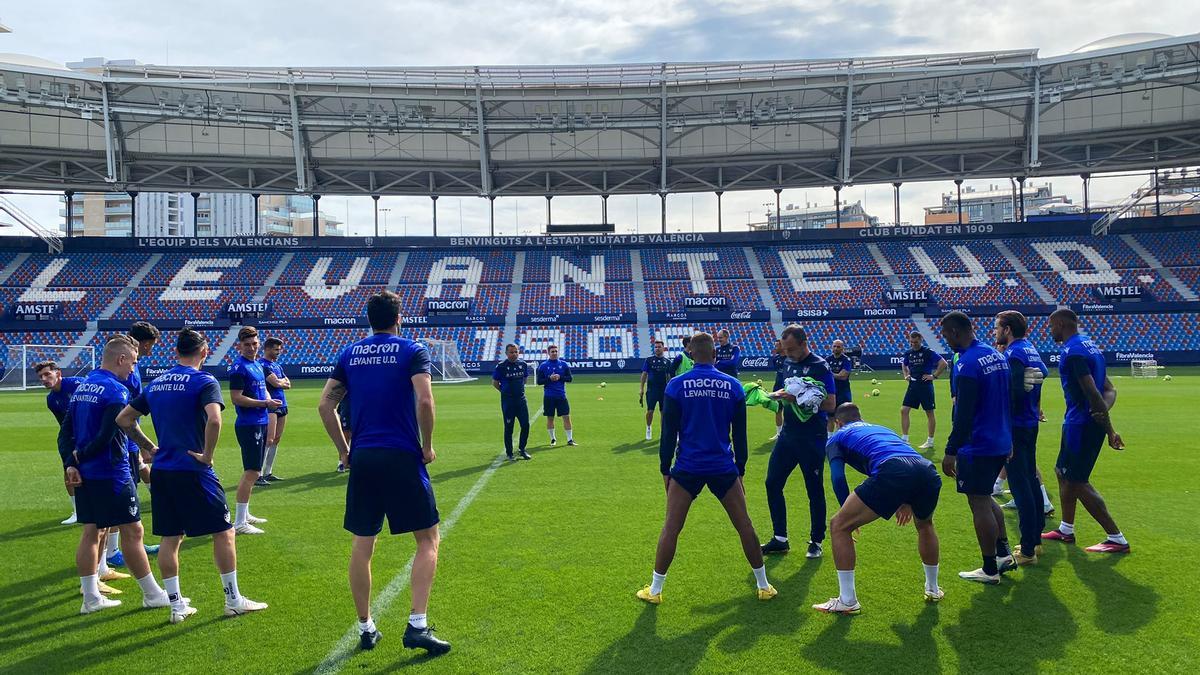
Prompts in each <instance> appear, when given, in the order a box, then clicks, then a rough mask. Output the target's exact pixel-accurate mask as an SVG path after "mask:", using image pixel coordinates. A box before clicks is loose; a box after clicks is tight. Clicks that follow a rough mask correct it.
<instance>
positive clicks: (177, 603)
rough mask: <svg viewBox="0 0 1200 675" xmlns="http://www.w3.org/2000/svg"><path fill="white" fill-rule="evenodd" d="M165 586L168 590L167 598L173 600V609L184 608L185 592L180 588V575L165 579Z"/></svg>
mask: <svg viewBox="0 0 1200 675" xmlns="http://www.w3.org/2000/svg"><path fill="white" fill-rule="evenodd" d="M163 586H164V587H165V590H166V591H167V599H169V600H170V601H171V609H177V610H182V609H183V592H182V591H180V590H179V576H178V575H176V576H173V577H171V578H169V579H163Z"/></svg>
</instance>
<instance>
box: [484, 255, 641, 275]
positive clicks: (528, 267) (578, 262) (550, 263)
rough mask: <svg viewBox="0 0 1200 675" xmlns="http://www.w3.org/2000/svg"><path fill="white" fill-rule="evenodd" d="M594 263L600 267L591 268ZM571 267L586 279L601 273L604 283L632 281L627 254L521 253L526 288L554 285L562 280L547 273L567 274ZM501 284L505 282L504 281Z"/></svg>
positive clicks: (631, 269)
mask: <svg viewBox="0 0 1200 675" xmlns="http://www.w3.org/2000/svg"><path fill="white" fill-rule="evenodd" d="M556 258H557V259H558V260H557V262H556V261H555V259H556ZM595 262H602V265H595V264H593V263H595ZM564 263H565V264H564ZM643 264H644V263H643ZM571 266H574V267H577V268H579V269H580V270H583V271H584V272H585V273H587V275H588V277H589V278H590V277H591V275H593V274H597V273H598V272H600V271H601V270H603V271H604V280H605V281H630V280H632V279H633V264H632V262H631V261H630V258H629V251H625V250H620V249H616V250H612V249H604V250H602V251H595V252H588V251H557V250H556V251H528V252H526V253H525V275H524V281H525V283H527V284H528V283H550V282H558V281H561V280H562V278H561V277H559V278H553V279H552V278H551V273H552V272H555V271H557V272H559V273H562V272H563V271H566V270H570V269H571ZM570 278H573V277H570ZM504 281H508V279H505V280H504ZM575 281H583V279H575Z"/></svg>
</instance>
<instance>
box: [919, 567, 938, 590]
mask: <svg viewBox="0 0 1200 675" xmlns="http://www.w3.org/2000/svg"><path fill="white" fill-rule="evenodd" d="M921 567H924V568H925V590H927V591H936V590H937V588H938V566H937V565H926V564H924V563H922V564H921Z"/></svg>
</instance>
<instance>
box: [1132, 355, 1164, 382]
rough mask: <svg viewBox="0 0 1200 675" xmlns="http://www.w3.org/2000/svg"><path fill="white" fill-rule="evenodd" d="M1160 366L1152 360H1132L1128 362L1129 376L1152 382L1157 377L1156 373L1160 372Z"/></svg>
mask: <svg viewBox="0 0 1200 675" xmlns="http://www.w3.org/2000/svg"><path fill="white" fill-rule="evenodd" d="M1162 368H1163V367H1162V366H1160V365H1158V361H1155V360H1154V359H1134V360H1132V361H1130V362H1129V374H1130V375H1132V376H1133V377H1139V378H1142V379H1149V380H1153V379H1155V378H1157V377H1158V371H1160V370H1162Z"/></svg>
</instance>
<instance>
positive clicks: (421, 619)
mask: <svg viewBox="0 0 1200 675" xmlns="http://www.w3.org/2000/svg"><path fill="white" fill-rule="evenodd" d="M428 616H429V615H428V614H416V613H413V614H409V615H408V623H409V625H411V626H412V627H413V628H428V627H429V619H428Z"/></svg>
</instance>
